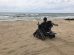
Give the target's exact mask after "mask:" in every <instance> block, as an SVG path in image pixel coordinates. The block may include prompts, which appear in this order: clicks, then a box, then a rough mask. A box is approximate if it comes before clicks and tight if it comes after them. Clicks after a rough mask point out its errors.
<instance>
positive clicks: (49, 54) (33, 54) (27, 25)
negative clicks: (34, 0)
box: [0, 20, 74, 55]
mask: <svg viewBox="0 0 74 55" xmlns="http://www.w3.org/2000/svg"><path fill="white" fill-rule="evenodd" d="M53 22H54V23H56V24H58V25H59V26H58V27H57V26H54V27H53V29H52V30H53V31H54V32H56V33H57V34H56V38H54V39H46V40H45V41H42V40H40V39H37V38H35V37H33V35H32V34H33V32H34V31H35V30H36V29H37V21H30V22H29V21H9V22H7V21H4V22H2V21H0V55H74V21H66V20H53Z"/></svg>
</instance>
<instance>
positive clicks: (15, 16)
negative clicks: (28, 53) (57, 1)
mask: <svg viewBox="0 0 74 55" xmlns="http://www.w3.org/2000/svg"><path fill="white" fill-rule="evenodd" d="M43 17H47V18H48V19H65V18H74V13H0V21H16V20H26V21H28V20H41V19H43Z"/></svg>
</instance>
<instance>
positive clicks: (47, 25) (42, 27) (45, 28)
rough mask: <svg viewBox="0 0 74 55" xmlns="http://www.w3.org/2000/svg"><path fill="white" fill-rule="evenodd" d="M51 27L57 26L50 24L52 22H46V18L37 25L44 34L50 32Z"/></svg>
mask: <svg viewBox="0 0 74 55" xmlns="http://www.w3.org/2000/svg"><path fill="white" fill-rule="evenodd" d="M53 25H55V26H58V25H57V24H54V23H52V21H47V18H46V17H44V18H43V22H42V23H41V24H40V25H39V29H40V30H41V31H42V32H44V33H46V32H51V28H52V27H53Z"/></svg>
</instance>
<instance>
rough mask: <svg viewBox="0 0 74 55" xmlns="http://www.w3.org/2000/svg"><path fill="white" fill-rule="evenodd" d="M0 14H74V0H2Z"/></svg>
mask: <svg viewBox="0 0 74 55" xmlns="http://www.w3.org/2000/svg"><path fill="white" fill-rule="evenodd" d="M0 12H32V13H35V12H38V13H74V0H0Z"/></svg>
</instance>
